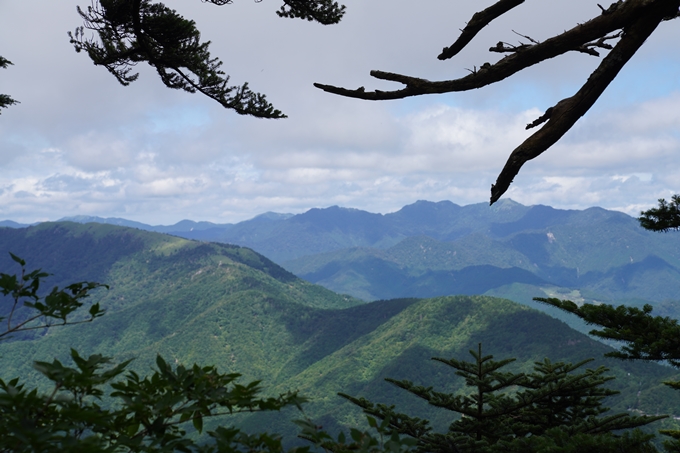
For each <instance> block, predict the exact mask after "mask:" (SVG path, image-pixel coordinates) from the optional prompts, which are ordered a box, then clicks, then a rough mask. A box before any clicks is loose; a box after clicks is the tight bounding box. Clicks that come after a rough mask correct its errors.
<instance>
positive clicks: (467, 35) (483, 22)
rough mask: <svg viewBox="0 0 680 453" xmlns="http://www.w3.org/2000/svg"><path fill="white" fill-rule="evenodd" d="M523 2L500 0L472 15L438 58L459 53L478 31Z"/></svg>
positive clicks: (444, 58)
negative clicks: (458, 34) (454, 39)
mask: <svg viewBox="0 0 680 453" xmlns="http://www.w3.org/2000/svg"><path fill="white" fill-rule="evenodd" d="M522 3H524V0H499V1H498V2H496V3H494V4H493V5H492V6H489V7H488V8H487V9H485V10H484V11H480V12H478V13H475V14H474V15H473V16H472V19H470V22H468V24H467V25H466V26H465V28H464V29H463V30H462V33H461V35H460V36H459V37H458V39H457V40H456V42H454V43H453V44H451V46H450V47H444V50H442V53H440V54H439V56H438V57H437V58H439V59H440V60H446V59H449V58H451V57H453V56H455V55H456V54H458V52H460V51H461V50H463V49H464V48H465V46H467V45H468V44H469V43H470V41H472V39H473V38H474V37H475V36H477V33H479V32H480V31H481V30H482V29H483V28H484V27H486V26H487V25H489V23H491V21H492V20H494V19H496V18H498V17H500V16H502V15H503V14H505V13H507V12H508V11H510V10H511V9H512V8H514V7H515V6H519V5H521V4H522Z"/></svg>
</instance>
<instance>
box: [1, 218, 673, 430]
mask: <svg viewBox="0 0 680 453" xmlns="http://www.w3.org/2000/svg"><path fill="white" fill-rule="evenodd" d="M0 244H2V245H3V247H6V246H10V247H12V250H16V251H17V253H19V254H23V255H24V257H26V258H30V259H32V260H34V261H29V264H31V265H33V264H35V265H36V266H42V267H44V268H45V270H51V267H50V266H49V265H58V263H66V264H68V265H67V266H64V267H62V268H58V269H55V270H59V272H60V274H59V275H60V277H59V278H62V279H64V280H69V279H71V278H72V277H74V276H78V278H85V279H90V278H93V277H94V276H98V277H100V278H99V280H101V281H103V282H105V283H108V284H110V285H111V289H110V290H109V291H106V292H102V293H101V294H99V295H97V296H96V298H95V299H96V300H98V301H100V302H101V304H102V306H103V307H104V308H106V309H107V310H108V313H107V314H106V315H105V316H104V317H102V318H101V319H98V320H96V321H95V322H94V323H91V324H83V325H79V326H71V327H66V328H53V329H51V330H49V331H47V332H40V333H39V335H37V336H34V337H32V338H31V339H26V338H23V339H22V338H18V339H15V340H14V341H11V342H3V343H2V346H1V348H2V349H1V354H0V360H1V361H2V368H1V369H0V377H1V378H3V379H4V378H8V377H13V376H17V375H19V376H22V377H23V378H25V379H26V380H28V382H29V383H31V384H35V383H39V382H40V380H39V378H38V376H37V374H36V372H35V371H34V370H32V369H31V366H30V365H31V363H30V362H31V361H32V360H52V358H54V357H58V358H61V359H63V358H65V357H66V356H67V355H68V352H69V349H70V348H71V347H74V348H76V349H77V350H79V351H80V352H81V353H82V354H93V353H101V354H104V355H108V356H112V357H114V358H115V359H116V360H124V359H127V358H135V360H134V362H133V363H132V365H131V367H132V368H133V369H135V370H137V371H138V372H140V373H142V374H146V373H147V372H148V370H149V369H150V368H151V367H152V366H153V362H154V358H155V355H156V354H159V353H160V354H162V355H163V356H164V357H165V358H166V359H167V360H168V361H170V362H174V363H184V364H192V363H194V362H196V363H200V364H215V365H217V366H218V368H219V369H221V370H222V371H229V372H239V373H242V374H243V375H244V379H245V380H252V379H259V380H262V381H263V382H264V386H265V388H267V389H268V390H269V391H271V392H272V393H277V392H279V391H286V390H290V389H300V390H301V391H302V392H303V393H304V394H306V395H308V396H310V397H311V398H312V399H313V401H312V403H310V404H309V405H308V406H307V409H306V410H307V414H308V415H309V416H311V417H313V418H314V419H315V420H318V421H319V422H320V423H323V424H324V425H327V426H329V427H333V426H338V425H339V424H354V425H360V423H359V420H360V419H361V417H360V416H359V414H358V413H357V411H356V410H354V409H353V408H351V407H349V406H348V405H346V404H343V403H342V401H341V400H340V399H339V398H337V397H336V396H335V393H336V392H338V391H344V392H348V393H352V394H357V395H365V396H369V397H371V398H374V399H377V400H380V401H384V402H394V403H399V404H400V406H402V408H404V409H406V410H409V411H410V410H411V409H413V411H416V412H417V411H424V412H422V413H423V414H426V415H427V414H430V415H428V417H429V416H432V417H433V418H434V419H435V420H438V423H440V424H442V423H445V422H446V420H445V418H441V416H440V415H437V414H431V413H430V412H428V411H427V410H425V409H423V408H419V406H418V405H417V403H418V401H415V400H412V399H409V398H405V397H404V395H403V394H401V393H399V392H395V390H394V389H393V388H391V387H390V386H389V385H386V384H385V383H384V382H383V381H382V378H383V377H386V376H391V377H395V378H408V379H411V380H414V381H419V382H423V383H426V384H428V385H437V386H442V387H443V388H444V389H448V390H457V389H459V388H460V387H461V382H460V380H458V379H456V377H455V376H451V375H450V374H447V373H446V372H445V371H444V370H442V369H441V368H438V367H436V366H433V365H434V364H433V363H431V362H430V361H429V360H428V359H429V357H431V356H445V357H447V356H455V357H458V358H466V355H467V350H468V349H471V348H474V347H475V346H476V344H477V343H478V342H482V343H483V345H484V350H485V351H487V352H488V353H490V354H494V355H495V356H497V357H498V358H505V357H508V356H516V357H518V362H517V367H519V368H520V369H526V368H527V367H530V366H531V362H532V361H535V360H542V359H543V358H544V357H550V358H551V359H553V360H568V361H571V362H575V361H578V360H581V359H584V358H588V357H596V358H597V359H598V361H597V362H596V363H598V364H599V363H606V364H607V366H610V367H611V369H612V373H613V374H615V375H616V376H617V377H618V379H617V381H615V383H614V384H613V385H615V386H617V388H620V389H621V390H622V392H623V393H622V395H621V398H620V399H618V400H615V404H617V405H619V406H620V407H623V408H624V409H625V407H633V408H639V409H641V410H645V411H648V412H651V411H666V410H669V408H672V407H674V406H673V404H674V403H673V401H674V400H673V399H672V396H670V395H672V392H671V393H670V394H667V393H664V392H670V391H667V390H666V389H663V388H661V387H660V382H661V381H662V380H664V379H666V378H668V377H669V376H670V375H671V374H672V372H673V370H671V369H668V368H664V367H661V366H658V365H654V364H641V363H626V362H617V361H603V360H602V359H601V356H602V354H603V353H604V352H606V351H607V350H609V349H607V347H606V346H604V345H602V344H599V343H597V342H594V341H593V340H591V339H589V338H587V337H585V336H584V335H582V334H579V333H578V332H575V331H573V330H571V329H569V328H568V327H567V326H566V325H564V324H563V323H561V322H559V321H556V320H554V319H552V318H550V317H548V316H546V315H544V314H542V313H539V312H537V311H535V310H530V309H528V308H526V307H524V306H521V305H518V304H515V303H512V302H510V301H507V300H502V299H496V298H489V297H481V296H457V297H441V298H435V299H427V300H416V299H399V300H390V301H378V302H374V303H370V304H361V303H359V301H357V300H356V299H352V298H349V297H346V296H340V295H337V294H333V293H331V292H330V291H328V290H326V289H323V288H321V287H319V286H315V285H312V284H310V283H307V282H304V281H302V280H300V279H298V278H296V277H295V276H294V275H292V274H290V273H289V272H287V271H285V270H284V269H282V268H281V267H279V266H277V265H276V264H274V263H272V262H271V261H269V260H267V259H266V258H264V257H262V256H261V255H258V254H257V253H255V252H253V251H252V250H249V249H245V248H241V247H236V246H228V245H224V244H206V243H200V242H194V241H188V240H185V239H180V238H176V237H172V236H168V235H162V234H158V233H150V232H144V231H140V230H133V229H129V228H123V227H117V226H111V225H95V224H87V225H78V224H73V223H53V224H42V225H39V226H36V227H31V228H27V229H24V230H9V229H0ZM79 244H80V245H81V246H79ZM15 268H16V265H15V264H14V263H11V267H10V268H8V267H7V263H3V264H2V270H3V271H5V272H7V271H8V270H9V271H11V270H12V269H15ZM465 269H467V268H464V269H463V270H465ZM628 373H630V375H629V374H628ZM274 415H275V416H274V418H271V419H270V418H265V419H261V418H255V419H250V420H244V423H245V424H246V425H249V426H253V425H255V426H259V427H261V426H262V424H263V423H266V424H267V425H268V426H270V427H272V429H273V428H276V429H280V430H282V432H286V433H289V434H292V433H293V432H294V430H292V425H291V424H290V421H289V420H290V418H294V417H297V416H299V414H297V415H296V414H293V413H285V414H274ZM438 417H439V418H438Z"/></svg>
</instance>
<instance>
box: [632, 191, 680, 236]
mask: <svg viewBox="0 0 680 453" xmlns="http://www.w3.org/2000/svg"><path fill="white" fill-rule="evenodd" d="M638 220H639V221H640V226H642V228H644V229H646V230H651V231H663V232H666V231H669V230H678V229H680V195H673V197H671V201H670V203H669V202H667V201H666V200H665V199H663V198H660V199H659V206H658V207H656V208H651V209H648V210H647V211H642V212H641V213H640V217H639V218H638Z"/></svg>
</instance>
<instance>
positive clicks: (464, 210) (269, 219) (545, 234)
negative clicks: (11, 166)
mask: <svg viewBox="0 0 680 453" xmlns="http://www.w3.org/2000/svg"><path fill="white" fill-rule="evenodd" d="M65 220H71V221H75V222H79V223H86V222H98V223H106V224H115V225H122V226H130V227H134V228H138V229H142V230H147V231H156V232H162V233H167V234H171V235H175V236H180V237H184V238H187V239H197V240H201V241H212V242H221V243H230V244H236V245H240V246H244V247H249V248H251V249H253V250H255V251H256V252H258V253H261V254H263V255H264V256H266V257H268V258H269V259H271V260H272V261H274V262H276V263H278V264H279V265H281V266H283V267H284V268H286V269H287V270H289V271H290V272H292V273H294V274H295V275H297V276H298V277H301V278H303V279H305V280H307V281H310V282H312V283H318V284H320V285H322V286H324V287H326V288H328V289H331V290H333V291H334V292H338V293H342V294H348V295H351V296H353V297H357V298H360V299H362V300H365V301H370V300H378V299H390V298H395V297H434V296H442V295H449V294H485V293H488V294H493V295H497V296H503V297H509V298H511V299H513V300H517V301H520V302H522V303H528V304H531V297H529V298H526V297H522V298H521V300H518V299H517V297H516V295H517V294H519V293H524V292H526V291H525V290H529V292H533V293H534V296H545V295H548V296H552V295H555V294H570V295H571V296H570V297H573V298H575V299H578V300H579V301H580V300H589V301H612V302H613V301H626V302H628V303H633V304H643V303H648V302H652V303H653V304H654V305H657V306H659V307H660V308H662V307H665V308H663V309H664V310H670V312H669V314H674V313H671V312H673V310H674V309H673V304H670V303H668V301H671V300H675V299H677V298H678V297H677V294H678V293H679V292H680V271H679V269H680V236H679V235H674V234H659V233H652V232H648V231H646V230H643V229H642V228H641V227H640V226H639V225H638V222H637V220H636V219H634V218H632V217H630V216H628V215H626V214H623V213H621V212H617V211H608V210H605V209H601V208H590V209H585V210H561V209H554V208H551V207H549V206H542V205H537V206H523V205H521V204H519V203H516V202H514V201H512V200H501V201H499V202H498V203H496V204H495V205H493V206H488V205H486V204H482V203H480V204H473V205H468V206H459V205H456V204H454V203H451V202H449V201H441V202H437V203H434V202H428V201H418V202H416V203H414V204H411V205H408V206H405V207H403V208H402V209H400V210H399V211H396V212H394V213H389V214H384V215H383V214H375V213H369V212H366V211H361V210H358V209H350V208H340V207H337V206H332V207H329V208H325V209H316V208H315V209H311V210H309V211H307V212H305V213H302V214H297V215H291V214H277V213H265V214H262V215H260V216H257V217H255V218H253V219H251V220H247V221H244V222H240V223H237V224H214V223H210V222H194V221H189V220H183V221H181V222H178V223H177V224H175V225H170V226H150V225H145V224H141V223H138V222H131V221H128V220H124V219H118V218H108V219H104V218H98V217H84V216H79V217H72V218H66V219H65ZM13 226H16V225H13ZM664 302H666V303H664Z"/></svg>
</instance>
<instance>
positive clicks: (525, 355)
mask: <svg viewBox="0 0 680 453" xmlns="http://www.w3.org/2000/svg"><path fill="white" fill-rule="evenodd" d="M371 305H373V304H368V305H367V307H370V306H371ZM357 309H358V308H352V309H348V310H345V311H356V310H357ZM362 309H364V307H362ZM479 342H481V343H482V344H483V348H484V353H485V354H492V355H494V356H495V357H496V358H497V359H503V358H508V357H517V362H516V363H515V364H513V365H512V366H511V368H512V369H514V370H522V371H530V370H531V367H532V366H533V362H534V361H542V360H543V359H544V358H545V357H549V358H550V359H551V360H552V361H553V362H557V361H568V362H577V361H579V360H583V359H587V358H591V357H594V358H596V361H595V362H594V363H592V364H590V365H589V368H594V367H596V366H598V365H600V364H604V365H606V366H607V367H609V368H610V369H611V370H612V371H611V374H612V375H615V376H616V377H617V379H616V380H615V381H612V382H611V387H612V388H616V389H619V390H621V391H622V394H621V395H620V396H619V397H615V398H612V399H611V401H610V404H611V405H612V406H613V407H614V408H615V409H616V410H619V411H625V410H626V409H627V408H629V407H631V408H636V407H642V406H643V405H644V406H645V407H647V408H651V407H654V410H660V411H661V412H663V411H664V410H666V411H672V410H675V409H676V408H677V404H676V403H675V402H676V401H677V396H676V395H674V393H673V391H672V390H671V389H667V388H664V386H663V385H662V384H661V381H662V380H664V379H666V378H667V377H668V376H671V375H672V374H673V373H674V371H673V370H671V369H669V368H665V367H662V366H659V365H655V364H646V363H638V362H621V361H617V360H613V359H603V357H602V355H603V354H604V353H605V352H607V351H610V350H611V348H609V347H607V346H605V345H603V344H601V343H598V342H596V341H593V340H591V339H590V338H588V337H586V336H585V335H582V334H580V333H578V332H575V331H574V330H572V329H570V328H569V327H567V326H566V325H565V324H564V323H562V322H560V321H557V320H555V319H552V318H550V317H548V316H547V315H544V314H542V313H539V312H537V311H535V310H531V309H528V308H526V307H523V306H521V305H518V304H515V303H512V302H510V301H507V300H503V299H496V298H490V297H481V296H456V297H442V298H435V299H427V300H421V301H418V302H416V303H411V304H409V305H408V306H407V307H406V308H404V309H403V310H400V311H399V312H398V313H396V314H394V315H393V316H391V318H390V319H388V320H387V321H386V322H384V323H382V324H380V325H379V326H377V328H375V329H374V330H372V331H371V332H369V333H367V334H365V335H363V336H361V337H358V338H357V339H355V340H354V341H352V342H350V343H348V344H346V345H344V346H343V347H342V348H338V349H336V350H335V351H334V352H332V353H331V354H328V355H326V356H325V357H323V358H322V359H320V360H317V361H316V362H315V363H314V364H311V365H310V366H309V367H307V368H306V369H305V370H304V371H302V372H300V373H299V374H297V375H296V376H293V377H291V378H290V379H287V380H286V381H285V382H284V383H283V384H282V385H279V386H278V387H277V388H276V389H275V391H277V392H278V391H283V390H285V389H289V388H297V389H299V390H300V391H301V392H302V393H303V394H305V395H308V396H310V397H311V398H312V402H311V403H309V404H308V405H307V406H306V408H305V413H306V414H307V415H308V416H310V417H311V418H312V419H313V420H314V421H315V422H316V423H318V424H321V425H323V426H324V428H329V429H331V430H334V429H336V428H337V427H338V425H344V426H363V424H364V421H363V417H362V416H361V414H360V413H359V411H358V410H356V408H355V407H354V406H352V405H351V404H349V403H346V402H345V401H344V400H343V399H341V398H339V397H337V396H335V395H336V393H337V392H340V391H341V392H344V393H349V394H352V395H355V396H365V397H368V398H369V399H371V400H373V401H375V402H382V403H386V404H396V405H397V407H398V409H400V410H402V411H404V412H407V413H410V414H412V415H417V416H421V417H425V418H429V419H431V420H432V421H433V422H434V423H435V424H436V425H437V426H440V427H443V426H446V425H447V424H448V423H450V421H451V420H450V419H448V418H447V417H448V415H447V414H446V413H445V412H446V411H436V410H435V411H433V410H431V409H430V408H427V407H426V405H424V404H423V402H422V401H421V400H419V399H418V398H416V397H414V396H411V395H408V394H407V393H406V392H403V391H400V390H398V389H396V388H395V387H394V386H392V385H390V384H388V383H385V382H384V381H383V379H384V378H385V377H391V378H395V379H408V380H411V381H414V382H416V383H422V384H424V385H427V386H434V387H436V388H437V389H438V390H441V391H447V392H456V391H459V390H460V389H462V387H463V384H464V382H463V379H462V378H460V377H457V376H455V374H454V373H452V372H451V370H450V369H448V368H447V367H445V366H443V365H442V364H439V363H436V362H433V361H431V360H429V359H430V358H431V357H445V358H450V357H455V358H458V359H465V360H469V358H470V356H469V353H468V351H469V350H470V349H476V346H477V343H479ZM628 373H630V374H628ZM638 391H639V392H640V393H639V394H638ZM659 392H660V393H659ZM665 398H668V399H665ZM674 398H675V399H674ZM664 399H665V400H664ZM293 417H299V414H295V413H294V412H291V413H290V415H288V417H277V416H264V417H263V416H256V417H253V418H252V419H251V420H249V421H248V424H249V425H250V426H253V427H256V426H261V425H263V424H273V426H274V427H275V428H276V429H278V430H280V431H281V432H287V433H289V435H293V432H294V431H291V429H290V425H289V424H288V423H287V421H286V418H293Z"/></svg>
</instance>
